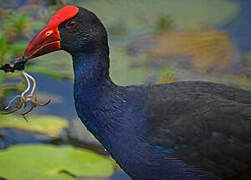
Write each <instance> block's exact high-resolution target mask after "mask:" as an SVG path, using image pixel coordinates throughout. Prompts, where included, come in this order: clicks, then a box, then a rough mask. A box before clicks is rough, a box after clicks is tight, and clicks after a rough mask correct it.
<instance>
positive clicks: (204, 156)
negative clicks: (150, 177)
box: [143, 82, 251, 179]
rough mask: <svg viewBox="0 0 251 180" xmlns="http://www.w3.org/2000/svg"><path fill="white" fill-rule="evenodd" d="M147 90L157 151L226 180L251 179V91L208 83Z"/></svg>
mask: <svg viewBox="0 0 251 180" xmlns="http://www.w3.org/2000/svg"><path fill="white" fill-rule="evenodd" d="M143 89H144V96H145V97H144V98H146V101H145V102H146V103H147V108H148V113H149V114H151V116H149V117H148V119H147V124H148V129H147V132H146V133H145V137H146V139H147V142H148V143H149V144H151V146H152V147H154V148H155V150H156V152H159V153H165V154H166V155H167V156H168V157H169V158H170V157H171V158H175V159H177V160H181V161H182V162H184V163H185V164H187V165H189V166H191V167H194V168H199V169H201V170H204V171H208V172H210V173H212V174H214V175H216V176H218V177H220V178H222V179H249V178H250V177H251V92H248V91H245V90H241V89H238V88H233V87H229V86H225V85H222V84H215V83H209V82H175V83H170V84H166V85H153V86H147V87H145V88H143ZM146 158H147V157H146ZM163 162H164V161H163ZM160 166H169V165H165V164H160ZM166 168H168V167H166ZM202 179H203V178H202Z"/></svg>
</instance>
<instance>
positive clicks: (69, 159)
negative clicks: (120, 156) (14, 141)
mask: <svg viewBox="0 0 251 180" xmlns="http://www.w3.org/2000/svg"><path fill="white" fill-rule="evenodd" d="M113 166H114V163H113V162H112V161H111V160H110V159H108V158H106V157H103V156H101V155H97V154H95V153H93V152H91V151H88V150H83V149H78V148H74V147H72V146H61V147H58V146H52V145H20V146H13V147H10V148H8V149H6V150H0V167H1V168H0V177H3V178H6V179H10V180H27V179H32V180H45V179H46V180H74V179H75V177H78V176H87V177H108V176H110V175H111V174H112V173H113Z"/></svg>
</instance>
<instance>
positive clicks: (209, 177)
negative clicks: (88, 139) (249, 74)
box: [24, 5, 251, 180]
mask: <svg viewBox="0 0 251 180" xmlns="http://www.w3.org/2000/svg"><path fill="white" fill-rule="evenodd" d="M56 50H65V51H67V52H68V53H70V54H71V55H72V58H73V67H74V75H75V79H74V99H75V106H76V110H77V113H78V116H79V117H80V119H81V120H82V122H83V123H84V124H85V126H86V127H87V128H88V129H89V130H90V131H91V132H92V134H94V136H95V137H96V138H97V139H98V140H99V141H100V142H101V143H102V144H103V145H104V147H105V148H106V149H107V151H109V152H110V154H111V156H112V157H113V158H114V159H115V160H116V161H117V163H118V164H119V165H120V167H121V168H122V169H123V170H124V171H125V172H126V173H127V174H128V175H129V176H130V177H131V178H133V179H135V180H216V179H222V180H223V179H224V180H229V179H251V92H248V91H245V90H241V89H238V88H233V87H229V86H225V85H222V84H216V83H210V82H199V81H196V82H174V83H170V84H164V85H148V86H143V85H142V86H125V87H123V86H118V85H116V84H114V83H113V82H112V80H111V78H110V76H109V47H108V41H107V33H106V30H105V27H104V26H103V24H102V23H101V22H100V20H99V19H98V18H97V16H96V15H95V14H94V13H92V12H90V11H88V10H86V9H84V8H81V7H75V6H71V5H69V6H65V7H64V8H62V9H61V10H59V11H58V12H57V13H56V14H55V15H54V16H53V17H52V19H51V20H50V22H49V23H48V25H47V26H45V27H44V28H43V29H42V30H41V31H40V32H39V33H38V34H37V35H36V36H35V37H34V38H33V39H32V41H31V42H30V44H29V45H28V47H27V49H26V51H25V53H24V56H25V57H26V58H28V59H32V58H35V57H38V56H41V55H44V54H47V53H49V52H52V51H56Z"/></svg>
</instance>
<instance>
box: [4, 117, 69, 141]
mask: <svg viewBox="0 0 251 180" xmlns="http://www.w3.org/2000/svg"><path fill="white" fill-rule="evenodd" d="M28 120H29V121H28V123H26V122H25V120H24V119H23V118H22V117H17V116H13V115H0V128H14V129H19V130H25V131H34V132H38V133H42V134H46V135H48V136H51V137H58V136H59V134H60V132H61V130H62V129H63V128H66V127H68V122H67V121H66V120H65V119H63V118H60V117H56V116H32V117H28Z"/></svg>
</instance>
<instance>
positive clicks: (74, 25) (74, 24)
mask: <svg viewBox="0 0 251 180" xmlns="http://www.w3.org/2000/svg"><path fill="white" fill-rule="evenodd" d="M76 25H77V23H76V22H75V21H69V22H68V23H67V24H66V27H67V28H68V29H73V28H75V27H76Z"/></svg>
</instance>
